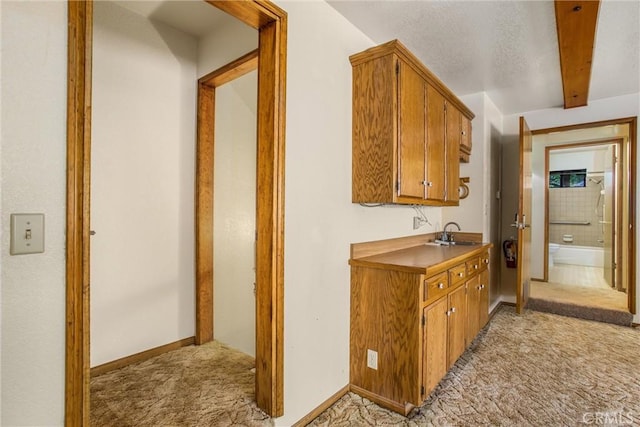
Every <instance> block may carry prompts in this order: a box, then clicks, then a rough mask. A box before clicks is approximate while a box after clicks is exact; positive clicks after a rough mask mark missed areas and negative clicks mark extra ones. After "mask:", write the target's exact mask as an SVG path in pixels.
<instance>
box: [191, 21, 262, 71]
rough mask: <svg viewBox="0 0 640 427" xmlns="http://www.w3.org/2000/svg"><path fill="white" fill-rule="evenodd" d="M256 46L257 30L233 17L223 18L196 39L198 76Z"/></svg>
mask: <svg viewBox="0 0 640 427" xmlns="http://www.w3.org/2000/svg"><path fill="white" fill-rule="evenodd" d="M257 47H258V31H257V30H255V29H254V28H251V27H249V26H248V25H245V24H243V23H242V22H240V21H238V20H234V19H230V20H225V21H223V22H222V23H221V24H220V25H219V26H217V27H216V28H215V29H214V30H213V31H212V32H211V33H209V34H207V35H205V36H204V37H202V38H200V39H199V40H198V77H202V76H204V75H205V74H208V73H210V72H212V71H215V70H217V69H218V68H220V67H222V66H223V65H226V64H228V63H229V62H231V61H233V60H235V59H238V58H240V57H241V56H243V55H245V54H247V53H249V52H251V51H252V50H254V49H257Z"/></svg>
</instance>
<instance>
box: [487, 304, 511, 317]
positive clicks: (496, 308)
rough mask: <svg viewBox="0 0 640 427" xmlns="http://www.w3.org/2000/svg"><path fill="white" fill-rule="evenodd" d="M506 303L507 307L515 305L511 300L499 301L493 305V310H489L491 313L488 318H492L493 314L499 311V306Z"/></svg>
mask: <svg viewBox="0 0 640 427" xmlns="http://www.w3.org/2000/svg"><path fill="white" fill-rule="evenodd" d="M503 305H506V306H507V307H515V306H516V304H515V303H513V302H508V301H500V302H499V303H498V304H496V306H495V307H493V310H491V313H489V320H491V319H493V316H495V314H496V313H497V312H498V311H500V308H501V307H502V306H503Z"/></svg>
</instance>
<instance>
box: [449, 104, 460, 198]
mask: <svg viewBox="0 0 640 427" xmlns="http://www.w3.org/2000/svg"><path fill="white" fill-rule="evenodd" d="M461 117H462V114H460V111H459V110H458V109H457V108H456V107H454V106H453V104H449V103H447V109H446V118H447V135H446V136H447V145H446V163H447V177H446V178H447V182H446V186H447V191H446V201H448V202H452V203H458V201H459V199H460V197H459V194H458V188H459V187H460V163H459V159H460V135H461V132H460V120H461Z"/></svg>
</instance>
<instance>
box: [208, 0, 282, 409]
mask: <svg viewBox="0 0 640 427" xmlns="http://www.w3.org/2000/svg"><path fill="white" fill-rule="evenodd" d="M208 3H210V4H212V5H214V6H216V7H218V8H220V9H222V10H224V11H226V12H228V13H230V14H231V15H233V16H235V17H236V18H238V19H240V20H242V21H243V22H245V23H248V24H249V25H252V26H253V27H254V28H257V29H258V30H259V41H258V43H259V47H258V49H257V50H255V51H252V52H250V53H248V54H247V55H244V56H243V57H241V58H238V59H237V60H235V61H233V62H231V63H230V64H227V65H226V66H224V67H222V68H220V69H218V70H216V71H214V72H213V73H210V74H207V75H206V76H204V77H202V78H201V79H200V80H199V89H200V91H201V93H202V95H203V98H202V99H203V101H202V102H204V103H205V104H209V103H211V105H210V106H207V105H204V107H206V108H208V109H210V111H211V112H208V111H207V112H206V113H205V112H204V110H203V114H202V117H201V118H199V122H201V124H202V132H201V131H200V130H199V131H198V147H199V148H198V153H199V154H202V156H203V157H202V158H201V159H200V158H199V159H198V165H199V166H198V171H197V178H196V181H197V183H198V188H199V189H198V191H197V195H198V196H197V197H198V201H197V208H196V224H197V230H198V231H197V236H198V238H197V241H196V253H197V254H198V255H197V257H196V259H197V261H196V262H197V267H196V269H197V271H198V281H197V291H196V293H197V306H196V313H197V314H196V318H197V330H196V342H197V343H203V342H207V341H210V340H211V339H213V298H214V295H213V243H212V236H213V231H212V230H210V229H209V227H211V224H213V214H214V213H213V155H214V139H213V138H214V135H213V124H209V122H208V121H213V120H212V119H213V109H214V105H213V99H214V98H215V87H217V86H219V85H221V84H224V83H226V82H228V81H230V80H232V79H234V78H237V77H239V76H241V75H243V74H245V73H247V72H249V71H252V70H254V69H256V67H257V70H258V123H257V171H256V173H257V177H256V182H257V188H256V401H257V404H258V406H259V407H260V408H261V409H262V410H263V411H265V412H266V413H267V414H269V415H270V416H272V417H278V416H282V415H283V413H284V396H283V392H284V355H283V354H284V161H285V151H284V147H285V144H284V136H285V101H286V92H285V82H286V34H287V15H286V13H285V12H284V11H282V10H281V9H279V8H278V7H276V6H275V5H273V4H272V3H269V2H264V1H253V2H250V1H248V2H226V1H223V2H219V1H209V2H208ZM199 113H200V111H199ZM209 252H210V253H209Z"/></svg>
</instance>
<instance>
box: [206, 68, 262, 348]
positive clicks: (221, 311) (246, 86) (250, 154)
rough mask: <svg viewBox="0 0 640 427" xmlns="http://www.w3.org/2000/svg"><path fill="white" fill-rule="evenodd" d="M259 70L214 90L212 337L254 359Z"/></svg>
mask: <svg viewBox="0 0 640 427" xmlns="http://www.w3.org/2000/svg"><path fill="white" fill-rule="evenodd" d="M257 87H258V81H257V72H255V71H253V72H251V73H250V74H247V75H244V76H242V77H240V78H238V79H236V80H234V81H232V82H230V83H227V84H225V85H223V86H221V87H219V88H217V89H216V119H215V156H214V187H215V188H214V202H213V206H214V211H215V212H214V229H213V235H214V238H213V242H214V255H213V260H214V267H213V271H214V281H213V282H214V286H215V288H214V296H215V297H214V299H213V300H214V310H213V313H214V319H213V324H214V338H215V339H216V340H218V341H221V342H223V343H225V344H228V345H230V346H232V347H234V348H237V349H239V350H241V351H243V352H245V353H247V354H250V355H252V356H254V355H255V329H256V328H255V295H254V283H255V246H254V242H255V233H256V220H255V219H256V212H255V211H256V209H255V206H256V120H257V116H256V107H257V97H256V95H257Z"/></svg>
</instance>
